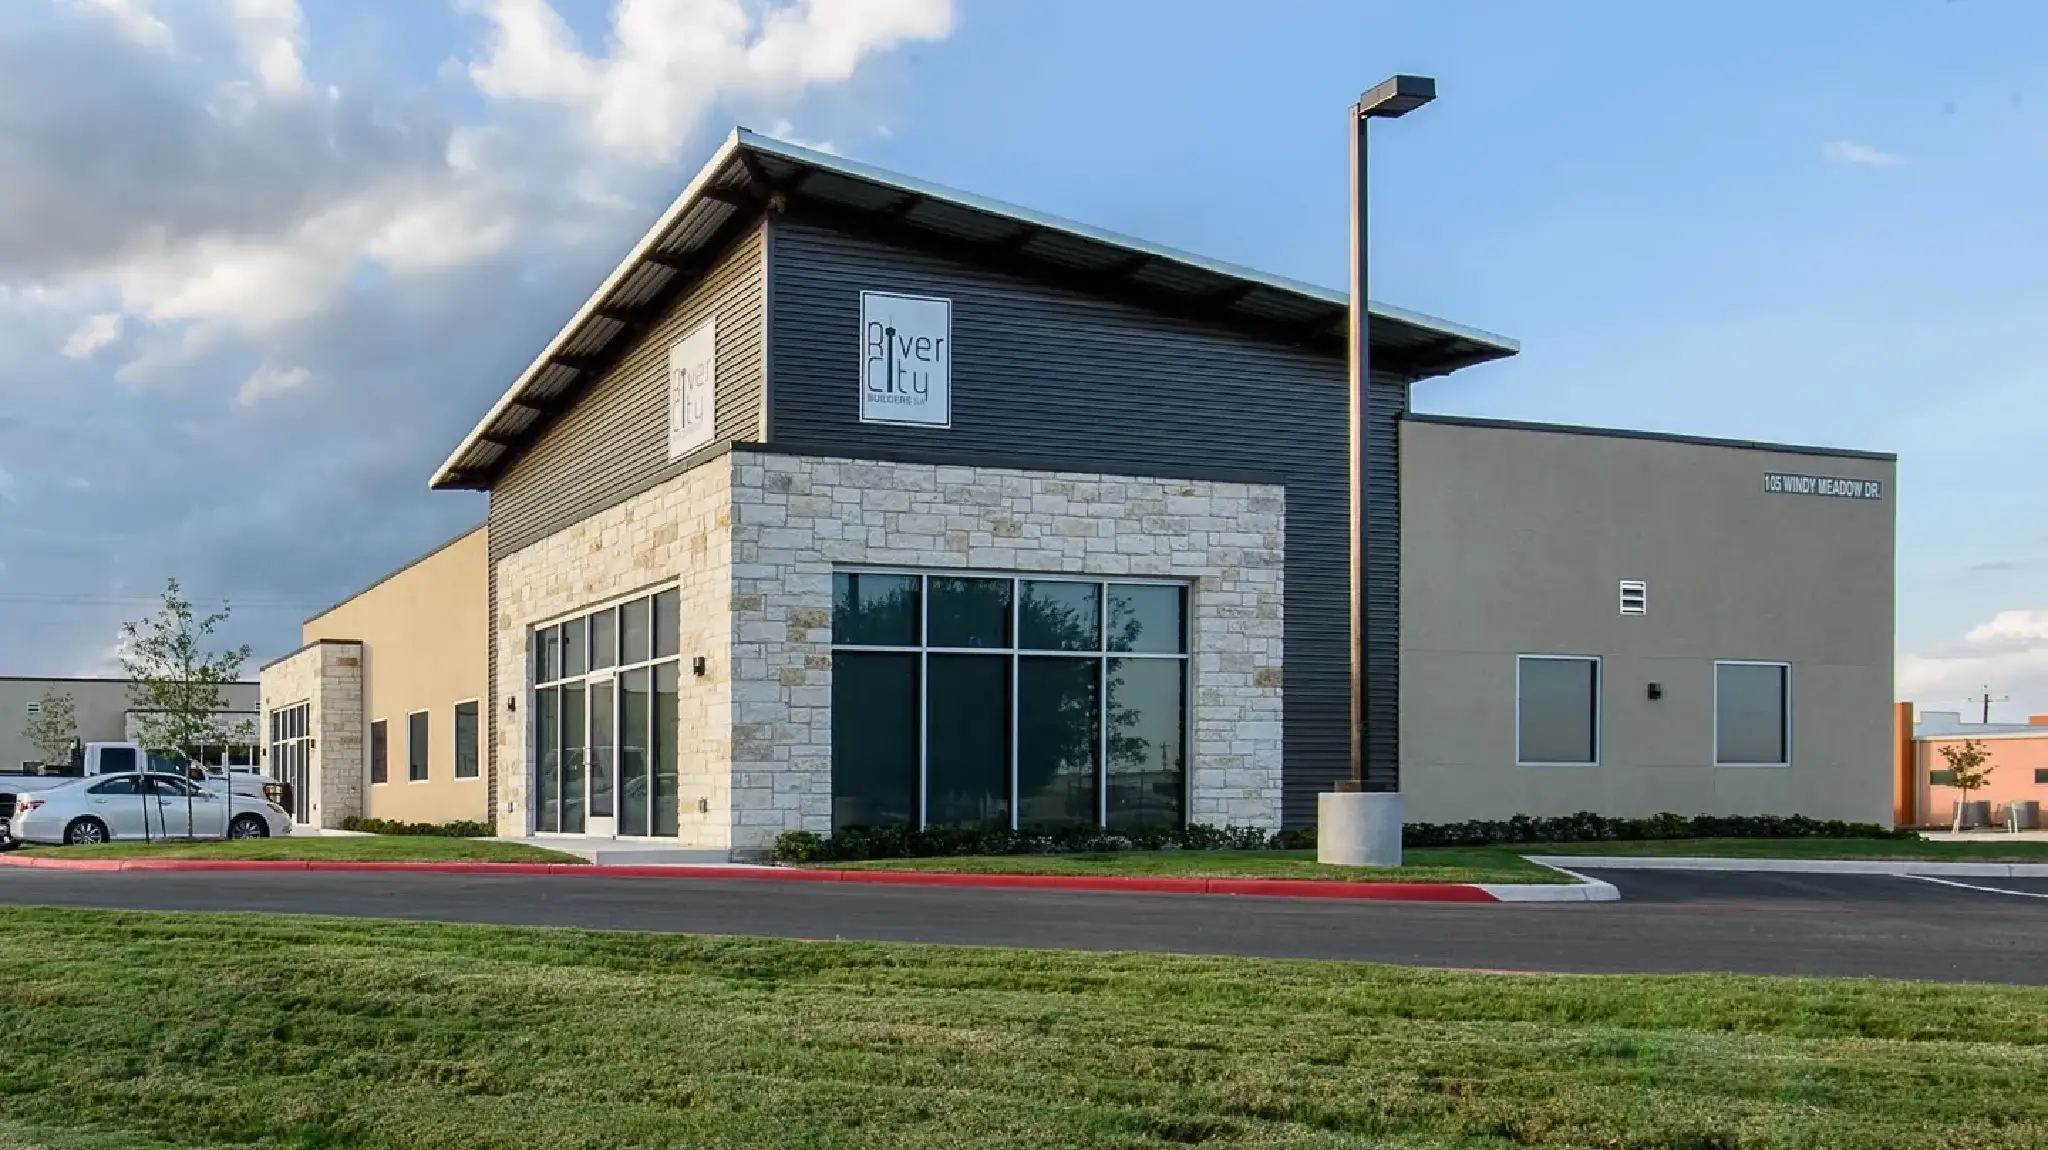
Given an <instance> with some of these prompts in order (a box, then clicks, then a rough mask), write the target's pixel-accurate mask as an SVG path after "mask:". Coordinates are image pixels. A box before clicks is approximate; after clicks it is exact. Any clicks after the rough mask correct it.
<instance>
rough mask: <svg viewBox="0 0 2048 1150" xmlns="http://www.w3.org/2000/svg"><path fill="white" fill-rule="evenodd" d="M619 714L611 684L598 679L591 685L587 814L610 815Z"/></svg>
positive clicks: (599, 816)
mask: <svg viewBox="0 0 2048 1150" xmlns="http://www.w3.org/2000/svg"><path fill="white" fill-rule="evenodd" d="M617 726H618V716H617V715H615V714H613V713H612V685H611V684H610V683H609V682H607V681H605V680H603V679H600V680H598V681H597V682H595V683H592V684H591V685H590V817H591V818H594V819H608V818H611V817H612V760H613V758H614V756H616V754H617V753H618V751H617V743H615V742H614V741H613V739H614V734H613V732H614V730H615V729H616V728H617Z"/></svg>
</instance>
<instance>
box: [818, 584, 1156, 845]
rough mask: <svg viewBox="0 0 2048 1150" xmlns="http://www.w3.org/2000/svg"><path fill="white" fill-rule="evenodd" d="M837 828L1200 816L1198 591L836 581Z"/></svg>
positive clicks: (1109, 822) (1134, 823)
mask: <svg viewBox="0 0 2048 1150" xmlns="http://www.w3.org/2000/svg"><path fill="white" fill-rule="evenodd" d="M832 591H833V596H832V603H833V610H832V641H833V653H832V826H833V829H834V830H842V829H846V828H850V827H873V826H989V827H1019V828H1024V829H1034V828H1053V827H1067V826H1107V827H1109V828H1110V829H1112V830H1115V829H1130V828H1136V827H1142V826H1158V825H1178V824H1180V823H1181V822H1183V821H1185V819H1186V817H1187V725H1188V719H1187V692H1188V679H1187V675H1188V656H1187V588H1186V587H1185V586H1184V585H1182V584H1178V583H1116V582H1108V581H1103V580H1086V579H1069V578H1058V577H1044V578H1037V577H1034V578H1025V577H1007V576H1005V577H994V578H992V577H989V576H986V575H951V574H910V573H900V572H887V571H840V572H837V573H835V574H834V575H833V587H832Z"/></svg>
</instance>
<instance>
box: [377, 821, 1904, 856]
mask: <svg viewBox="0 0 2048 1150" xmlns="http://www.w3.org/2000/svg"><path fill="white" fill-rule="evenodd" d="M357 821H365V820H357ZM1911 837H1913V832H1912V831H1894V830H1891V829H1890V828H1888V827H1882V826H1879V825H1877V824H1876V823H1848V822H1842V821H1841V820H1839V819H1812V818H1807V817H1806V816H1805V815H1782V816H1781V815H1674V814H1661V815H1651V816H1650V817H1648V818H1639V819H1626V818H1608V817H1606V816H1604V815H1596V814H1593V813H1592V812H1590V811H1582V812H1580V813H1579V814H1575V815H1563V816H1559V817H1556V818H1531V817H1529V816H1527V815H1516V816H1515V817H1514V818H1511V819H1474V820H1472V821H1470V822H1462V823H1409V824H1408V825H1407V826H1405V827H1403V828H1402V831H1401V842H1402V845H1404V846H1409V847H1476V846H1495V845H1503V844H1517V843H1586V842H1643V841H1650V840H1655V839H1692V838H1735V839H1812V838H1826V839H1850V838H1855V839H1889V838H1911ZM1315 845H1316V832H1315V828H1314V827H1305V828H1301V829H1294V830H1282V831H1271V832H1269V831H1264V830H1260V829H1259V828H1257V827H1212V826H1203V825H1195V826H1186V827H1172V826H1163V827H1144V828H1137V829H1130V830H1119V831H1105V830H1102V829H1101V828H1098V827H1074V828H1069V829H1065V830H1056V831H1012V830H991V829H985V828H980V827H928V828H926V829H924V830H913V829H911V828H909V827H856V828H853V829H849V830H844V831H841V832H839V833H838V834H836V835H833V836H832V837H830V838H825V837H822V836H820V835H815V834H812V833H811V832H809V831H789V832H787V833H785V834H783V835H781V836H780V837H778V838H777V839H776V840H775V858H776V860H777V861H778V862H785V863H794V864H798V865H801V864H804V863H823V862H859V861H861V860H863V859H892V858H941V857H952V856H959V855H1034V854H1072V853H1081V852H1099V851H1160V850H1203V851H1213V850H1310V849H1313V848H1314V847H1315Z"/></svg>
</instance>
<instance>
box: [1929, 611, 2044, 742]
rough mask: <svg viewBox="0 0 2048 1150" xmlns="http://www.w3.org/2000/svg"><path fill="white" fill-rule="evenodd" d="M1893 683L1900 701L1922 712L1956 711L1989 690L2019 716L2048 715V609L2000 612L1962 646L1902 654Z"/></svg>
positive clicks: (1967, 635) (1968, 634)
mask: <svg viewBox="0 0 2048 1150" xmlns="http://www.w3.org/2000/svg"><path fill="white" fill-rule="evenodd" d="M1894 678H1895V680H1896V683H1897V687H1898V693H1899V697H1900V698H1901V699H1910V700H1912V701H1913V702H1915V703H1917V704H1919V705H1921V706H1923V707H1925V706H1933V707H1935V708H1936V709H1940V710H1954V709H1957V708H1958V707H1961V706H1963V705H1964V704H1965V703H1966V701H1967V700H1968V699H1969V697H1970V696H1971V695H1974V694H1978V693H1980V692H1982V691H1983V690H1984V688H1985V687H1987V686H1988V687H1990V688H1991V694H1992V695H1993V696H1994V697H1996V696H1999V695H2006V696H2010V697H2011V705H2012V706H2013V707H2014V708H2015V709H2016V710H2018V711H2022V712H2037V711H2048V609H2019V610H2010V611H2000V612H1998V613H1997V614H1996V615H1993V616H1992V617H1991V618H1990V619H1988V620H1986V621H1985V622H1983V623H1979V624H1977V625H1976V626H1974V627H1972V628H1970V629H1969V631H1967V632H1965V633H1964V635H1963V641H1962V642H1961V643H1960V644H1957V645H1954V646H1950V647H1945V648H1940V649H1936V650H1931V651H1926V652H1923V653H1917V654H1916V653H1907V654H1901V655H1900V656H1899V659H1898V666H1897V669H1896V671H1895V672H1894ZM1993 717H1994V718H1996V717H1997V716H1993Z"/></svg>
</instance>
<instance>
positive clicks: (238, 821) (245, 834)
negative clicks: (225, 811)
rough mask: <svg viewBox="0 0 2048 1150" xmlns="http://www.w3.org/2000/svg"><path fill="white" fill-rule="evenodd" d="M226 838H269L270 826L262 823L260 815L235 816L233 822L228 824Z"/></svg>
mask: <svg viewBox="0 0 2048 1150" xmlns="http://www.w3.org/2000/svg"><path fill="white" fill-rule="evenodd" d="M228 837H229V838H231V839H267V838H269V837H270V824H269V823H266V822H264V821H263V816H262V815H236V816H235V821H234V822H232V823H229V824H228Z"/></svg>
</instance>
